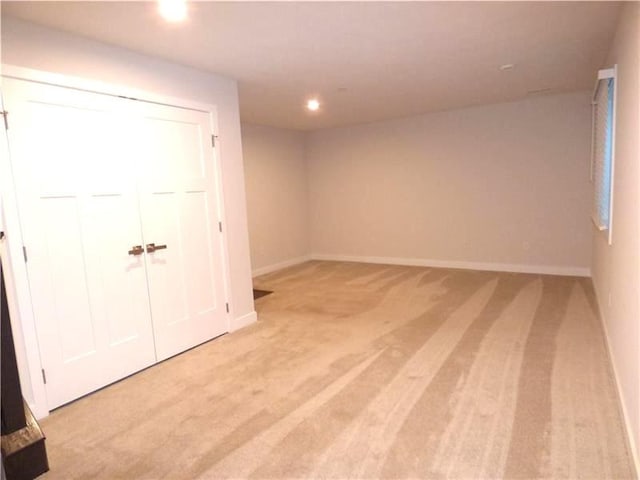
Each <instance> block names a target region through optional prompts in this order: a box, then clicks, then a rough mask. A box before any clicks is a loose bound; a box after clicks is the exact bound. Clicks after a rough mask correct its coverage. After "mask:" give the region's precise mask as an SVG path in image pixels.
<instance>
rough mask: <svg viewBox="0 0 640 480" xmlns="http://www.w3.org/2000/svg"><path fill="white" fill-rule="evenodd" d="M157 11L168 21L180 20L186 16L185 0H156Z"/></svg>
mask: <svg viewBox="0 0 640 480" xmlns="http://www.w3.org/2000/svg"><path fill="white" fill-rule="evenodd" d="M158 11H159V12H160V15H162V18H164V19H165V20H166V21H168V22H181V21H182V20H184V19H185V18H187V2H186V0H158Z"/></svg>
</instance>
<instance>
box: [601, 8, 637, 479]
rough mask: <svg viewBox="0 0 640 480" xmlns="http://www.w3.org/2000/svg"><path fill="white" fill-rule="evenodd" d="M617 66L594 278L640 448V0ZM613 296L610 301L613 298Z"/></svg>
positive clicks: (621, 29) (623, 23)
mask: <svg viewBox="0 0 640 480" xmlns="http://www.w3.org/2000/svg"><path fill="white" fill-rule="evenodd" d="M616 63H617V64H618V79H617V95H618V97H617V100H616V109H617V111H616V137H615V178H614V196H613V203H614V207H613V227H612V232H613V244H612V245H611V246H609V245H608V244H607V233H606V232H598V231H595V229H594V232H593V243H594V248H593V267H592V269H593V282H594V285H595V288H596V292H597V296H598V303H599V306H600V311H601V313H602V317H603V320H604V323H605V327H606V330H607V333H608V341H609V349H610V352H611V356H612V359H613V364H614V368H615V371H616V376H617V380H618V385H619V388H620V393H621V397H622V403H623V406H624V410H625V415H626V419H627V428H628V429H629V431H630V436H631V437H632V438H633V443H634V444H635V448H636V465H637V468H638V469H639V470H640V464H639V463H638V453H637V452H638V450H637V449H638V448H639V447H640V140H639V137H640V4H639V3H637V2H634V3H625V5H624V7H623V10H622V12H621V14H620V20H619V24H618V28H617V31H616V34H615V37H614V40H613V43H612V46H611V51H610V53H609V56H608V59H607V63H606V65H603V66H606V67H609V66H612V65H613V64H616ZM609 297H610V299H609Z"/></svg>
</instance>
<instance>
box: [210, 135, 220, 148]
mask: <svg viewBox="0 0 640 480" xmlns="http://www.w3.org/2000/svg"><path fill="white" fill-rule="evenodd" d="M216 138H218V136H217V135H211V146H212V147H214V148H215V146H216Z"/></svg>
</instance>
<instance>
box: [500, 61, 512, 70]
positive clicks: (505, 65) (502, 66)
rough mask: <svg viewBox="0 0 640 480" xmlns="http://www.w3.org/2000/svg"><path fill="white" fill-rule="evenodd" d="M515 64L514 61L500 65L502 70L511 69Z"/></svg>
mask: <svg viewBox="0 0 640 480" xmlns="http://www.w3.org/2000/svg"><path fill="white" fill-rule="evenodd" d="M513 67H515V65H514V64H513V63H505V64H504V65H500V70H502V71H504V70H511V69H512V68H513Z"/></svg>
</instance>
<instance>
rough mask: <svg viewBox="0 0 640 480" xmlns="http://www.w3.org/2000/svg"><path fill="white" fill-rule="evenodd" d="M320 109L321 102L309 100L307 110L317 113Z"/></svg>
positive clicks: (315, 99)
mask: <svg viewBox="0 0 640 480" xmlns="http://www.w3.org/2000/svg"><path fill="white" fill-rule="evenodd" d="M319 108H320V102H319V101H318V99H317V98H312V99H310V100H307V110H309V111H311V112H317V111H318V109H319Z"/></svg>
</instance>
